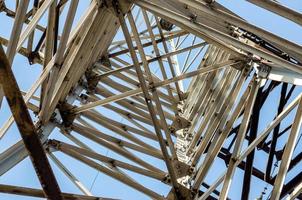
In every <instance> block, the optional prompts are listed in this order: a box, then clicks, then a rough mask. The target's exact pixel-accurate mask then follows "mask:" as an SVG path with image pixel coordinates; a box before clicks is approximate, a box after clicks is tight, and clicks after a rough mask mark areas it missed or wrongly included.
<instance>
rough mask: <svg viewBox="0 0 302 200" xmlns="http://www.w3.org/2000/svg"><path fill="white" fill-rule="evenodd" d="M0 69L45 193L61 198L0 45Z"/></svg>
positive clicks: (16, 119) (7, 93) (11, 107)
mask: <svg viewBox="0 0 302 200" xmlns="http://www.w3.org/2000/svg"><path fill="white" fill-rule="evenodd" d="M0 71H1V73H0V82H1V83H2V86H3V91H4V94H5V96H6V99H7V101H8V104H9V106H10V109H11V111H12V114H13V116H14V119H15V121H16V124H17V127H18V129H19V131H20V134H21V137H22V139H23V142H24V145H25V147H26V150H27V151H28V154H29V157H30V158H31V161H32V164H33V166H34V169H35V171H36V173H37V175H38V178H39V181H40V183H41V186H42V188H43V190H44V192H45V195H46V197H47V198H49V199H53V200H55V199H56V200H59V199H62V196H61V191H60V188H59V186H58V183H57V181H56V178H55V176H54V174H53V171H52V169H51V167H50V164H49V162H48V160H47V157H46V154H45V151H44V148H43V146H42V144H41V141H40V139H39V137H38V135H37V132H36V127H35V126H34V124H33V122H32V119H31V117H30V115H29V112H28V109H27V106H26V104H25V102H24V99H23V96H22V94H21V92H20V89H19V87H18V84H17V82H16V79H15V77H14V75H13V73H12V71H11V67H10V64H9V61H8V60H7V57H6V55H5V53H4V50H3V48H2V46H1V47H0Z"/></svg>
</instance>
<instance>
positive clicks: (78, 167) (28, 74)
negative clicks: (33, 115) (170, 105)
mask: <svg viewBox="0 0 302 200" xmlns="http://www.w3.org/2000/svg"><path fill="white" fill-rule="evenodd" d="M6 2H7V5H8V6H9V7H11V6H12V5H10V4H13V3H12V2H14V1H10V0H8V1H6ZM218 2H220V3H222V4H223V5H225V6H226V7H227V8H229V9H231V10H232V11H234V12H235V13H237V14H238V15H240V16H241V17H243V18H244V19H246V20H247V21H248V22H250V23H253V24H255V25H257V26H259V27H261V28H264V29H266V30H268V31H271V32H274V33H275V34H277V35H279V36H281V37H284V38H287V39H288V40H291V41H293V42H296V43H298V44H300V45H301V44H302V37H301V35H302V29H301V27H299V26H298V25H296V24H295V23H293V22H290V21H288V20H286V19H284V18H281V17H279V16H277V15H275V14H273V13H270V12H267V11H265V10H263V9H261V8H258V7H256V6H254V5H252V4H250V3H248V2H246V1H243V0H219V1H218ZM280 2H282V3H284V4H285V5H287V6H289V7H291V8H293V9H295V10H296V11H299V12H302V1H301V0H291V1H285V0H283V1H280ZM31 3H32V1H31ZM88 3H89V1H87V0H80V6H79V8H80V10H79V12H78V14H77V19H78V18H79V17H80V14H82V13H83V12H84V10H85V8H86V7H87V5H88ZM65 10H66V9H65ZM63 15H66V13H65V14H63ZM45 19H47V15H45V16H44V17H43V20H41V24H43V25H45V22H46V20H45ZM11 29H12V20H10V19H9V18H8V17H6V16H4V14H3V13H0V35H1V36H4V37H6V38H8V36H9V34H10V31H11ZM38 34H39V33H38ZM37 38H38V37H37ZM27 63H28V62H27V59H26V58H24V57H22V56H19V55H17V56H16V57H15V61H14V63H13V70H14V73H15V76H16V78H17V81H18V83H19V85H20V86H21V89H22V90H23V91H27V90H28V89H29V88H30V86H31V84H32V83H33V81H34V80H35V79H36V78H37V77H38V76H39V74H40V72H41V67H40V66H39V65H31V66H30V65H28V64H27ZM298 91H299V90H297V92H296V93H295V95H297V93H298ZM278 95H279V90H276V92H275V93H274V94H273V95H272V97H271V98H270V99H269V100H268V103H267V105H266V107H265V109H264V111H263V112H264V113H268V114H267V115H262V116H264V117H263V119H262V121H261V122H260V130H261V129H263V128H264V127H265V126H266V124H267V123H268V122H269V121H270V120H271V119H272V118H273V117H274V114H275V113H274V112H275V111H273V112H272V111H271V108H270V106H269V105H276V104H277V103H278V101H276V99H278ZM295 95H294V96H295ZM9 115H10V111H9V108H8V106H7V104H6V102H5V101H4V105H3V107H2V110H1V111H0V124H3V123H4V122H5V121H6V119H7V117H8V116H9ZM121 120H122V119H121ZM51 137H52V138H57V139H62V140H63V139H64V138H63V137H62V136H61V135H60V134H59V133H58V131H57V130H56V131H55V133H54V134H53V135H52V136H51ZM18 140H20V135H19V133H18V130H17V129H16V126H15V125H13V127H12V128H11V129H10V131H9V132H8V133H7V134H6V135H5V137H4V138H3V139H2V140H1V141H0V151H1V152H2V151H3V150H5V149H6V148H7V147H9V146H11V145H12V144H14V143H16V142H17V141H18ZM83 140H85V139H84V138H83ZM87 142H88V141H87ZM95 148H99V149H98V152H101V153H103V154H106V155H114V156H116V157H118V156H117V155H115V154H114V153H113V152H111V151H108V150H106V149H104V148H102V147H95ZM58 157H59V158H61V159H62V160H63V161H62V162H63V163H66V164H70V163H72V164H70V165H69V169H70V171H72V172H73V173H74V174H76V175H77V176H78V178H79V179H80V180H81V181H82V182H83V183H84V185H86V186H87V188H91V191H92V193H93V194H95V195H96V196H98V195H100V196H105V197H117V198H122V199H143V200H144V199H149V198H147V197H146V196H144V195H142V194H140V193H137V192H136V191H135V190H133V189H131V188H129V187H127V186H125V185H123V184H121V183H119V182H117V181H115V180H113V179H111V178H109V177H107V176H105V175H102V174H99V175H98V176H97V178H96V181H95V183H94V184H93V182H94V179H95V177H96V174H97V172H96V171H95V170H91V169H89V170H88V168H87V167H86V166H85V165H83V164H81V163H79V162H77V161H74V160H73V159H71V158H70V157H67V156H64V155H62V154H58ZM261 157H262V156H261V155H259V156H258V157H256V160H255V162H256V163H257V164H259V165H261V163H262V159H261ZM153 162H155V161H153ZM222 164H223V162H221V163H219V162H218V163H217V164H216V165H217V167H216V168H215V169H214V170H213V171H212V173H213V174H218V173H221V171H222V170H221V168H220V167H219V166H221V165H222ZM52 166H53V170H54V172H55V174H56V177H57V180H58V182H59V185H60V187H61V188H62V191H64V192H71V193H79V191H78V190H77V188H76V187H75V186H73V185H72V183H71V182H70V181H69V180H68V179H66V178H65V176H64V175H63V174H62V172H61V171H59V169H58V168H57V167H55V166H54V165H52ZM262 167H265V165H264V166H262ZM300 169H302V168H300V167H299V168H298V169H296V170H300ZM214 171H215V172H214ZM134 176H136V177H137V178H138V179H141V180H143V181H144V183H145V184H146V185H147V186H149V187H150V188H154V189H156V190H157V191H159V192H162V193H167V192H168V188H167V187H165V186H164V185H163V184H161V183H159V184H157V183H155V182H154V181H149V180H148V179H143V178H142V177H139V176H138V175H134ZM241 177H242V171H241V170H237V171H236V174H235V177H234V181H233V184H232V188H234V189H232V190H231V191H230V197H231V198H232V199H239V198H240V192H241V187H242V186H241V182H242V178H241ZM212 178H214V177H209V180H211V179H212ZM252 181H253V182H252V191H251V196H250V198H251V199H255V198H256V197H258V196H259V195H260V192H261V191H262V189H263V187H264V185H265V184H263V183H261V182H259V181H258V180H256V179H253V180H252ZM0 183H1V184H10V185H19V186H25V187H33V188H40V185H39V181H38V179H37V177H36V175H35V173H34V170H33V168H32V166H31V163H30V161H29V159H25V160H24V161H22V162H21V163H20V164H18V165H17V166H16V167H14V168H13V169H12V170H10V171H9V172H7V173H6V174H4V175H3V176H1V177H0ZM92 185H93V187H91V186H92ZM237 185H238V186H237ZM108 186H110V187H108ZM235 188H236V189H235ZM237 188H238V189H237ZM9 199H16V200H19V199H20V200H21V199H25V200H26V199H28V200H29V199H37V198H30V197H28V198H26V197H20V196H12V195H6V194H0V200H9Z"/></svg>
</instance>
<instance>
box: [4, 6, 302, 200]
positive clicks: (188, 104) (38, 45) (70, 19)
mask: <svg viewBox="0 0 302 200" xmlns="http://www.w3.org/2000/svg"><path fill="white" fill-rule="evenodd" d="M82 1H83V2H84V1H85V2H86V4H87V2H89V3H88V6H87V8H86V10H85V11H82V10H80V4H81V3H83V2H82ZM247 1H248V2H249V3H251V4H254V5H256V6H259V7H261V8H264V9H266V10H267V12H273V13H275V14H277V15H279V16H281V17H283V18H286V19H287V20H290V21H292V22H294V23H296V24H298V25H300V26H301V25H302V14H301V13H298V12H296V11H294V10H292V9H289V8H287V7H286V6H284V5H282V4H281V3H279V2H278V1H275V0H247ZM14 2H15V4H16V5H15V8H13V9H12V8H10V7H9V6H8V4H9V3H12V1H9V0H7V1H5V0H0V11H1V14H3V15H6V18H7V20H8V21H9V20H10V21H11V22H12V29H11V30H10V35H9V37H7V38H6V37H2V36H1V38H0V42H1V49H0V102H2V100H3V99H6V100H4V101H3V102H2V107H0V108H2V109H5V107H7V108H8V107H9V108H10V110H11V116H10V117H9V118H8V119H7V120H6V119H5V120H4V118H6V116H5V117H3V116H4V115H2V114H1V113H0V118H1V120H2V121H5V122H4V124H3V125H2V127H1V129H0V140H1V139H3V138H5V136H6V134H9V133H8V132H9V130H10V127H11V126H12V125H13V124H14V123H15V124H16V125H17V127H18V130H19V133H20V135H21V138H22V140H20V141H15V142H14V143H15V144H13V145H11V146H9V147H8V148H6V149H5V150H4V151H3V152H2V153H1V154H0V174H1V176H2V175H4V174H5V173H6V172H8V171H10V170H11V169H12V168H13V167H14V166H16V165H18V163H20V162H21V161H22V160H24V159H25V158H27V157H29V158H30V160H31V162H32V165H33V167H34V170H35V173H36V174H37V176H38V179H39V181H40V183H41V187H42V190H40V189H35V188H28V187H20V186H14V185H6V184H3V183H1V184H0V192H1V193H9V194H15V195H24V196H32V197H41V198H43V197H45V198H47V199H52V200H60V199H84V200H96V199H110V198H107V197H96V196H94V195H93V194H92V192H91V191H90V190H89V189H88V188H87V186H85V185H84V184H83V183H82V182H81V181H80V179H79V178H78V177H77V176H76V175H75V174H74V173H73V172H72V170H70V167H71V165H75V163H79V162H80V163H82V164H83V165H85V166H86V168H87V171H88V170H92V169H94V170H96V171H98V172H99V173H101V174H105V175H106V176H109V177H111V178H113V179H115V180H117V181H119V182H121V183H122V184H124V185H127V186H129V187H131V188H133V189H134V190H136V191H137V192H138V193H143V194H144V195H146V196H147V197H149V198H151V199H156V200H204V199H220V200H224V199H229V197H228V196H229V193H230V191H232V190H234V188H236V187H237V190H238V187H240V191H241V199H249V197H250V196H251V192H252V191H254V190H252V187H253V184H252V179H256V180H257V181H258V182H261V183H263V184H264V185H266V187H262V189H261V190H260V191H257V193H258V194H261V192H263V190H264V191H265V190H267V187H270V188H271V189H270V190H271V191H269V195H267V196H268V197H269V198H270V199H272V200H276V199H296V198H298V199H302V195H301V194H300V193H301V192H302V171H301V163H300V161H301V159H302V151H301V148H299V145H298V144H299V141H300V140H299V138H300V135H301V131H300V126H301V120H302V96H301V95H302V93H301V92H302V90H301V88H300V87H301V85H302V75H301V74H302V47H301V45H299V44H296V43H294V42H291V41H289V40H287V39H284V38H282V37H279V36H278V35H276V34H274V33H271V32H269V31H266V30H264V29H262V28H259V27H257V26H255V25H253V24H251V23H249V22H247V21H246V20H245V19H242V18H241V17H239V16H238V15H237V14H236V13H234V12H232V11H231V10H229V9H227V8H226V7H224V6H223V5H221V4H220V3H218V2H216V1H215V0H133V1H132V0H91V1H86V0H34V1H29V0H18V1H14ZM233 3H234V4H236V1H234V2H233ZM78 16H80V17H78ZM1 23H3V22H0V24H1ZM0 27H1V25H0ZM301 35H302V34H301ZM17 54H19V55H22V56H23V57H25V58H27V59H28V62H29V63H30V64H31V65H34V66H38V67H39V69H40V74H39V76H38V77H37V78H36V80H35V82H34V83H33V85H32V86H31V88H30V89H29V90H28V91H23V90H21V89H20V88H21V85H20V88H19V85H18V83H17V81H18V82H19V80H16V77H15V73H14V72H13V71H12V69H11V67H12V65H13V62H14V60H15V59H14V58H16V56H17ZM18 67H20V68H22V67H23V66H18ZM29 76H31V75H29ZM24 78H26V77H24ZM271 99H273V100H271ZM272 101H274V102H275V103H274V104H272V103H270V102H272ZM4 102H5V103H4ZM3 104H5V106H3ZM0 111H1V110H0ZM268 112H269V113H270V114H269V113H268ZM1 115H2V116H1ZM269 115H270V116H272V117H268V116H269ZM264 121H265V122H264ZM260 123H261V124H262V125H260ZM263 124H264V125H263ZM297 147H298V148H297ZM106 151H107V153H108V151H110V152H113V153H112V154H110V155H109V154H107V153H104V152H106ZM64 156H65V157H69V159H73V160H74V162H72V163H66V162H65V163H64V161H63V160H64ZM259 158H260V160H261V161H260V162H259ZM53 165H55V166H56V167H58V168H59V169H60V170H61V171H62V172H63V173H64V174H65V177H66V178H67V179H69V180H70V181H71V183H73V184H74V185H75V186H76V187H77V188H78V191H79V193H82V194H81V195H80V194H71V193H65V192H64V191H63V190H61V189H62V187H61V185H59V184H58V181H57V177H58V176H60V175H59V174H56V173H54V172H53ZM299 166H300V167H299ZM297 169H298V170H297ZM299 169H300V170H299ZM238 171H240V173H241V182H240V184H238V185H240V186H236V184H237V183H235V185H234V180H235V178H234V176H235V173H236V172H238ZM218 172H219V173H218ZM82 173H86V170H84V171H83V172H82ZM288 174H290V176H288ZM146 180H148V182H153V183H154V184H156V185H157V187H152V188H150V187H148V185H147V184H146V182H147V181H146ZM236 180H237V179H236ZM106 187H115V186H114V185H109V184H108V185H103V186H102V187H101V188H100V189H102V190H106ZM160 187H165V188H166V190H167V191H168V192H166V193H165V194H163V193H162V192H161V191H159V190H158V188H160ZM117 190H118V188H117ZM264 193H265V192H263V194H264ZM263 194H262V195H263ZM261 198H262V197H261V195H260V197H259V199H261Z"/></svg>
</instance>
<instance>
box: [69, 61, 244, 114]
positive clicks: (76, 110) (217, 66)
mask: <svg viewBox="0 0 302 200" xmlns="http://www.w3.org/2000/svg"><path fill="white" fill-rule="evenodd" d="M240 63H241V61H232V60H228V61H225V62H221V63H217V64H213V65H209V66H205V67H204V68H200V69H197V70H195V71H192V72H188V73H185V74H182V75H179V76H176V77H174V78H170V79H166V80H163V81H161V82H155V83H154V87H161V86H164V85H167V84H170V83H173V82H175V81H179V80H183V79H187V78H191V77H193V76H197V75H200V74H205V73H209V72H211V71H215V70H217V69H220V68H223V67H227V66H233V65H236V64H240ZM142 92H143V91H142V88H138V89H134V90H129V91H127V92H124V93H121V94H117V95H113V96H110V97H107V98H106V99H102V100H98V101H95V102H92V103H89V104H87V105H83V106H80V107H77V108H74V109H73V110H72V112H73V113H75V114H79V113H81V112H84V111H87V110H90V109H92V108H94V107H96V106H104V105H106V104H109V103H112V102H116V101H119V100H121V99H124V98H127V97H131V96H134V95H137V94H140V93H142Z"/></svg>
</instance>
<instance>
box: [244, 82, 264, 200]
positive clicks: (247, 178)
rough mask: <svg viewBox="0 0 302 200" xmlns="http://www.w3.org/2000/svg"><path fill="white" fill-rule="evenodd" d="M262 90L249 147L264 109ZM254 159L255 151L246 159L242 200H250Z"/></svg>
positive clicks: (255, 112)
mask: <svg viewBox="0 0 302 200" xmlns="http://www.w3.org/2000/svg"><path fill="white" fill-rule="evenodd" d="M262 90H263V87H261V88H260V89H259V91H258V94H257V96H256V100H255V105H254V108H253V113H252V118H251V121H250V131H249V133H250V137H249V139H248V142H249V145H250V144H251V143H252V142H253V141H254V140H255V139H256V137H257V132H258V124H259V117H260V110H261V107H262V105H261V101H262ZM254 158H255V150H253V151H252V152H251V153H250V154H249V155H248V156H247V159H246V164H245V172H244V179H243V186H242V193H241V199H242V200H248V199H249V194H250V187H251V177H252V170H253V163H254Z"/></svg>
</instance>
